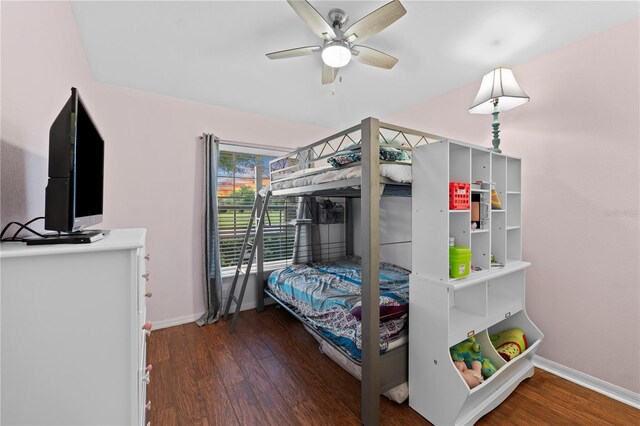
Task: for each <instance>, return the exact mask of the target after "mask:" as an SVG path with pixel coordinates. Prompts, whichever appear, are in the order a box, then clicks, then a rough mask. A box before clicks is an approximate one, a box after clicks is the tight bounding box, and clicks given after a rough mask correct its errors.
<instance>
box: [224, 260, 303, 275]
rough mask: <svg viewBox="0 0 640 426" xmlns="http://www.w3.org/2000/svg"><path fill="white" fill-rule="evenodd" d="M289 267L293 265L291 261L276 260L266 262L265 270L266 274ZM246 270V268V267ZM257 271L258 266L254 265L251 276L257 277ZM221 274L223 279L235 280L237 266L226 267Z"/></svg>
mask: <svg viewBox="0 0 640 426" xmlns="http://www.w3.org/2000/svg"><path fill="white" fill-rule="evenodd" d="M288 265H291V259H288V260H274V261H272V262H265V263H264V264H263V270H264V271H265V272H267V271H274V270H276V269H281V268H286V267H287V266H288ZM244 268H246V265H244ZM256 269H257V265H256V264H255V263H254V264H253V267H251V274H249V275H255V274H256ZM220 272H221V274H222V278H223V279H224V278H233V276H234V275H235V273H236V267H235V266H225V267H224V268H222V269H221V271H220Z"/></svg>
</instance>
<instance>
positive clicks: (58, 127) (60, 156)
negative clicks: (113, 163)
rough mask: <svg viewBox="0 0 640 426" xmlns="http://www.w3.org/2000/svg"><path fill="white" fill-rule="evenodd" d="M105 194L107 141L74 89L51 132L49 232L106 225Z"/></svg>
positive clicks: (47, 196) (47, 203)
mask: <svg viewBox="0 0 640 426" xmlns="http://www.w3.org/2000/svg"><path fill="white" fill-rule="evenodd" d="M103 194H104V140H103V139H102V136H100V132H99V131H98V129H97V127H96V125H95V123H94V121H93V120H92V118H91V116H90V115H89V112H88V111H87V108H86V106H85V105H84V103H83V102H82V99H81V98H80V94H79V93H78V89H76V88H75V87H72V88H71V97H70V98H69V100H68V101H67V103H66V104H65V105H64V107H62V110H61V111H60V113H59V114H58V116H57V117H56V119H55V120H54V121H53V124H52V125H51V130H50V131H49V180H48V183H47V189H46V194H45V215H44V227H45V229H47V230H50V231H58V232H64V233H75V232H79V231H82V230H83V229H84V228H86V227H88V226H92V225H96V224H98V223H100V222H102V213H103V209H102V207H103Z"/></svg>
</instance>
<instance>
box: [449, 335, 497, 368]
mask: <svg viewBox="0 0 640 426" xmlns="http://www.w3.org/2000/svg"><path fill="white" fill-rule="evenodd" d="M481 349H482V348H480V343H478V342H476V338H475V337H474V336H471V337H469V338H468V339H466V340H463V341H462V342H460V343H458V344H457V345H455V346H452V347H451V348H450V349H449V352H451V359H453V361H454V362H455V361H461V362H463V363H464V364H465V365H466V367H467V368H468V369H471V370H474V371H475V369H474V365H473V364H474V361H479V363H480V371H481V372H482V376H484V377H485V378H487V377H490V376H491V375H492V374H493V373H495V372H496V370H497V368H496V365H495V364H494V363H493V361H491V360H490V359H488V358H484V357H483V356H482V353H481ZM476 366H477V364H476Z"/></svg>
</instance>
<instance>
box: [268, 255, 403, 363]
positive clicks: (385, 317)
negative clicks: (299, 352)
mask: <svg viewBox="0 0 640 426" xmlns="http://www.w3.org/2000/svg"><path fill="white" fill-rule="evenodd" d="M361 272H362V268H361V266H360V259H359V258H357V257H353V256H350V257H348V258H346V259H343V260H340V261H335V262H329V263H309V264H300V265H291V266H288V267H286V268H284V269H280V270H277V271H274V272H273V273H272V274H271V275H270V276H269V280H268V285H269V288H270V290H271V291H272V292H273V293H274V295H275V296H276V297H278V298H279V299H281V300H282V301H284V302H286V303H288V304H290V305H293V306H295V307H296V308H297V309H298V310H299V311H300V313H301V314H302V315H303V316H304V317H305V318H306V319H307V320H308V321H309V322H310V323H311V324H312V325H313V326H315V327H316V329H318V330H319V331H320V332H321V333H323V334H324V335H325V336H326V337H327V338H329V339H330V340H331V341H333V342H334V343H337V344H338V345H340V346H342V347H343V348H344V349H346V350H347V352H349V354H351V356H352V357H353V358H355V359H358V360H359V359H360V357H361V348H362V340H361V337H362V336H361V334H362V327H361V323H360V314H361V293H360V288H361ZM409 273H410V272H409V271H407V270H406V269H403V268H400V267H399V266H395V265H391V264H387V263H381V264H380V351H381V352H385V351H386V350H387V349H388V348H389V342H390V341H392V340H393V339H395V338H396V337H398V336H399V335H400V334H401V331H403V328H404V326H405V323H406V321H407V312H408V308H409ZM403 334H404V333H403Z"/></svg>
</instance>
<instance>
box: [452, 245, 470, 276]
mask: <svg viewBox="0 0 640 426" xmlns="http://www.w3.org/2000/svg"><path fill="white" fill-rule="evenodd" d="M470 271H471V249H469V247H461V246H456V245H455V238H453V237H449V277H451V278H464V277H466V276H467V275H469V272H470Z"/></svg>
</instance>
